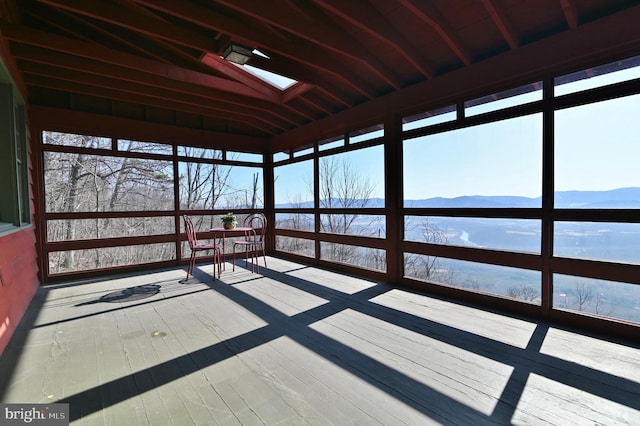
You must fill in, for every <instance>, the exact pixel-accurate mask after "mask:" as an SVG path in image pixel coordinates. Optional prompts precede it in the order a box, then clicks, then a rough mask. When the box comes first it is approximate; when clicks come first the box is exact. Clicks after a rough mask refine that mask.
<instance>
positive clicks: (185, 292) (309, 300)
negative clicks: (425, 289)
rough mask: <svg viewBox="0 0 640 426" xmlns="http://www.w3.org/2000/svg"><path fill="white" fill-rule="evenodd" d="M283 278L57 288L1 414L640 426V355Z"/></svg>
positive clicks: (430, 301) (280, 264)
mask: <svg viewBox="0 0 640 426" xmlns="http://www.w3.org/2000/svg"><path fill="white" fill-rule="evenodd" d="M261 260H262V259H261ZM267 261H268V265H269V268H268V269H267V268H262V267H261V268H260V272H259V273H251V271H250V270H247V269H246V268H244V265H243V267H241V268H236V270H235V272H233V271H232V270H231V269H232V268H231V265H230V264H227V265H226V266H227V267H226V270H225V271H224V272H223V273H222V278H221V279H220V280H215V281H214V280H213V279H212V276H211V273H212V265H211V264H210V263H209V264H201V265H199V266H198V268H197V271H196V276H195V277H191V278H190V279H189V280H188V281H186V282H184V283H181V282H180V280H182V279H184V277H185V270H184V269H175V270H163V271H155V272H151V273H141V274H138V275H129V276H126V277H114V278H111V279H100V280H93V281H82V282H73V283H67V284H61V285H51V286H47V287H43V288H41V289H40V290H39V292H38V294H37V296H36V298H35V299H34V301H33V303H32V306H31V307H30V310H29V312H28V314H27V316H26V318H25V320H24V321H23V323H22V324H21V327H20V330H19V332H18V333H17V334H16V335H15V336H14V339H13V340H12V341H11V342H10V345H9V347H8V348H7V350H6V351H5V353H4V354H3V356H2V358H0V371H1V372H0V395H1V398H0V399H1V401H2V402H15V403H36V402H38V403H54V402H64V403H68V404H69V406H70V413H71V420H72V421H71V424H94V425H102V424H107V425H118V426H119V425H136V424H139V425H147V424H151V425H179V426H184V425H189V424H199V425H214V424H222V425H234V424H242V425H276V424H278V425H301V424H315V425H329V424H335V425H347V424H357V425H374V424H382V425H394V426H395V425H425V424H455V425H482V424H500V425H502V424H535V425H541V424H545V425H546V424H552V425H553V424H559V425H581V424H584V425H596V424H601V425H614V424H616V425H627V424H635V425H638V424H640V349H638V347H637V346H636V347H633V346H631V345H621V344H616V343H612V342H607V341H604V340H598V339H595V338H592V337H587V336H583V335H581V334H576V333H572V332H569V331H565V330H562V329H559V328H555V327H552V326H548V325H545V324H543V323H536V322H532V321H528V320H522V319H517V318H513V317H510V316H504V315H498V314H495V313H491V312H487V311H483V310H478V309H474V308H471V307H468V306H463V305H459V304H454V303H450V302H447V301H443V300H439V299H436V298H432V297H428V296H424V295H419V294H415V293H412V292H409V291H405V290H399V289H393V288H391V287H388V286H386V285H382V284H377V283H373V282H369V281H366V280H361V279H356V278H353V277H349V276H345V275H341V274H337V273H332V272H327V271H324V270H320V269H317V268H312V267H307V266H304V265H301V264H296V263H292V262H289V261H285V260H281V259H277V258H271V257H270V258H268V259H267Z"/></svg>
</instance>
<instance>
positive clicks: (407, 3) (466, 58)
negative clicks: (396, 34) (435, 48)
mask: <svg viewBox="0 0 640 426" xmlns="http://www.w3.org/2000/svg"><path fill="white" fill-rule="evenodd" d="M398 1H399V2H400V3H402V5H404V7H406V8H407V9H409V10H410V11H411V13H413V14H414V15H415V16H417V17H418V18H420V19H421V20H422V21H423V22H425V23H427V24H429V25H430V26H431V27H432V28H433V29H434V30H435V31H436V32H437V33H438V35H439V36H440V37H441V38H442V39H443V40H444V42H445V43H446V44H447V45H448V46H449V47H450V48H451V50H453V52H454V53H455V54H456V56H457V57H458V59H460V61H462V63H463V64H465V65H469V64H470V63H471V55H470V54H469V52H467V49H466V48H464V47H463V46H464V44H463V43H462V41H461V40H460V39H459V37H458V36H456V32H455V31H454V30H453V28H451V27H450V26H449V24H448V23H447V21H446V20H445V19H444V17H443V16H442V15H441V14H440V12H438V11H437V10H436V9H435V7H433V5H432V4H431V3H429V2H426V1H422V0H398Z"/></svg>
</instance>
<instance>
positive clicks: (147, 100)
mask: <svg viewBox="0 0 640 426" xmlns="http://www.w3.org/2000/svg"><path fill="white" fill-rule="evenodd" d="M25 83H26V84H27V86H29V85H32V86H38V87H44V88H49V89H54V90H61V91H65V92H69V93H76V94H82V95H88V96H95V97H102V98H105V99H112V100H119V101H124V102H130V103H134V104H141V105H149V106H154V107H157V108H162V109H167V110H170V111H171V110H175V111H182V112H188V113H191V114H197V115H203V116H209V117H215V118H221V119H224V120H229V121H233V122H237V123H242V124H244V125H249V126H252V127H256V128H258V129H260V130H262V131H264V132H265V133H267V134H274V133H275V134H277V133H281V131H282V129H280V128H278V127H276V126H273V125H272V124H269V123H265V122H264V121H263V119H262V117H261V116H260V115H257V116H256V115H251V114H246V113H245V114H235V113H231V112H229V111H226V110H224V109H223V108H221V109H215V108H207V107H202V106H198V105H194V104H193V103H189V102H180V101H175V100H163V99H159V98H157V97H153V96H148V95H142V94H139V93H138V94H135V95H133V94H131V93H129V92H127V91H124V90H119V89H114V88H113V87H109V88H105V87H97V86H94V85H91V84H84V83H78V82H72V81H68V80H60V79H56V78H52V77H42V76H38V75H31V74H26V75H25Z"/></svg>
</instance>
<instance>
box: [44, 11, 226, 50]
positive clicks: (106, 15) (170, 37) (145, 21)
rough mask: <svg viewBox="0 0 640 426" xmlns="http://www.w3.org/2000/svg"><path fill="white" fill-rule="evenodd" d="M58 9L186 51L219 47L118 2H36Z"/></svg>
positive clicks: (202, 35)
mask: <svg viewBox="0 0 640 426" xmlns="http://www.w3.org/2000/svg"><path fill="white" fill-rule="evenodd" d="M39 1H40V2H41V3H44V4H47V5H49V6H52V7H56V8H59V9H64V10H68V11H70V12H73V13H77V14H80V15H85V16H89V17H91V18H93V19H97V20H99V21H104V22H108V23H110V24H112V25H116V26H120V27H123V28H127V29H129V30H131V31H134V32H138V33H143V34H146V35H148V36H151V37H154V38H159V39H162V40H166V41H170V42H174V43H178V44H181V45H184V46H187V47H191V48H194V49H198V50H204V51H208V52H216V51H218V50H219V48H220V47H219V46H218V43H217V42H216V41H215V40H214V39H213V37H211V36H210V35H208V34H205V33H203V32H200V31H196V30H194V29H192V28H186V27H179V26H177V25H173V24H170V23H167V22H166V21H162V20H159V19H151V18H150V17H149V15H147V16H146V17H144V16H141V15H139V14H137V13H131V11H130V10H129V9H127V8H124V7H122V6H119V5H118V3H117V2H106V1H105V2H103V1H91V2H89V1H86V0H39Z"/></svg>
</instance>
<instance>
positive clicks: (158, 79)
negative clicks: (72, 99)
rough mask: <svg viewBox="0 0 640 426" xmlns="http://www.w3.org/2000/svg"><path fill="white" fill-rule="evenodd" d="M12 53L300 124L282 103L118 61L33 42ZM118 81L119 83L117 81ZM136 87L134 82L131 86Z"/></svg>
mask: <svg viewBox="0 0 640 426" xmlns="http://www.w3.org/2000/svg"><path fill="white" fill-rule="evenodd" d="M12 53H13V55H14V57H15V58H18V59H24V60H26V61H29V62H33V63H38V64H45V65H53V66H56V67H59V68H61V69H62V68H64V69H67V70H75V71H79V72H81V73H83V74H86V75H97V76H102V77H103V78H109V79H118V80H121V81H123V82H132V83H134V84H135V85H138V86H139V87H140V88H141V89H142V88H144V87H147V86H152V87H156V88H160V89H163V90H164V91H166V92H167V93H168V94H171V93H172V92H174V93H177V94H187V95H193V96H197V97H199V98H202V99H203V103H204V106H209V105H212V104H215V105H234V106H237V107H238V108H241V109H243V110H245V111H252V110H253V111H255V112H256V113H259V114H267V115H273V116H275V117H278V118H279V119H280V120H283V121H286V122H289V123H290V124H293V125H299V124H301V123H302V121H300V120H297V119H295V117H296V115H298V116H300V114H295V112H292V111H290V110H289V108H288V107H286V106H284V105H275V104H272V103H269V102H265V101H262V100H259V99H253V98H246V97H240V96H237V95H234V94H231V93H228V92H223V91H220V90H217V89H212V88H207V87H202V86H197V85H193V84H190V83H185V82H181V81H179V80H172V79H169V78H166V77H162V76H158V75H155V74H147V73H144V72H141V71H137V70H131V69H126V68H124V67H120V66H118V65H111V64H104V63H100V62H95V61H92V60H90V59H84V58H80V57H78V56H73V55H67V54H65V53H56V52H52V51H48V50H45V49H42V48H38V47H34V46H25V45H17V46H14V48H13V50H12ZM118 84H119V83H118ZM134 87H135V86H134Z"/></svg>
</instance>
